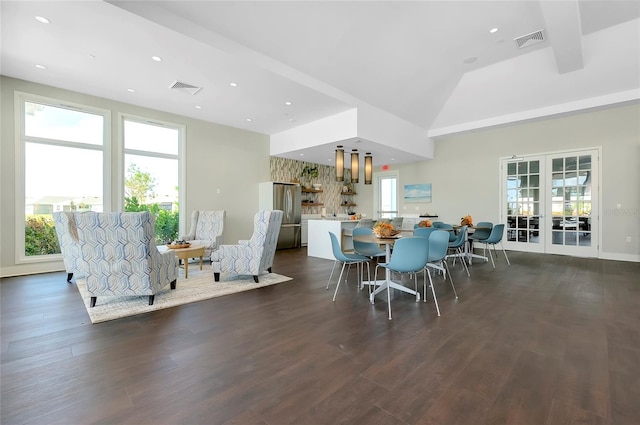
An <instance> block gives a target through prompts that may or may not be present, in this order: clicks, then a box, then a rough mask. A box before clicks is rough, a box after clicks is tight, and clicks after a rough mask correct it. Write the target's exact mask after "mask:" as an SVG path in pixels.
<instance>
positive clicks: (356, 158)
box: [351, 149, 360, 183]
mask: <svg viewBox="0 0 640 425" xmlns="http://www.w3.org/2000/svg"><path fill="white" fill-rule="evenodd" d="M359 174H360V155H358V149H352V152H351V183H358V175H359Z"/></svg>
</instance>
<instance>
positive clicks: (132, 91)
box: [127, 89, 136, 93]
mask: <svg viewBox="0 0 640 425" xmlns="http://www.w3.org/2000/svg"><path fill="white" fill-rule="evenodd" d="M127 91H128V92H129V93H135V92H136V91H135V90H134V89H127Z"/></svg>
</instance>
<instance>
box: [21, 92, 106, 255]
mask: <svg viewBox="0 0 640 425" xmlns="http://www.w3.org/2000/svg"><path fill="white" fill-rule="evenodd" d="M27 102H31V103H37V104H41V105H47V106H51V107H55V108H62V109H69V110H72V111H78V112H85V113H89V114H95V115H100V116H102V118H103V128H102V145H90V144H82V143H76V142H66V141H62V140H56V139H46V138H42V137H31V136H29V137H28V136H27V135H26V125H25V112H26V109H25V104H26V103H27ZM14 112H17V113H14V118H15V123H14V125H15V129H16V131H15V133H14V134H15V150H16V152H15V158H16V159H17V160H16V167H15V174H14V176H15V182H16V183H15V229H16V233H15V241H14V249H15V251H14V252H15V262H16V264H34V263H43V262H49V261H55V260H61V259H62V255H61V254H47V255H30V256H27V255H26V254H25V248H26V247H25V230H26V229H25V223H26V221H25V205H26V193H25V192H26V176H25V172H26V158H25V151H26V149H25V143H39V144H45V145H49V146H63V147H72V148H78V149H86V150H93V151H101V152H102V199H103V210H104V211H109V210H110V209H111V198H110V196H109V193H110V191H109V188H110V184H111V168H110V167H109V164H110V163H111V111H110V110H107V109H102V108H96V107H93V106H87V105H83V104H79V103H75V102H70V101H66V100H61V99H56V98H52V97H47V96H40V95H36V94H32V93H27V92H21V91H16V92H15V93H14Z"/></svg>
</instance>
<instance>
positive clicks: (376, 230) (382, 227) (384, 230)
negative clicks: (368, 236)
mask: <svg viewBox="0 0 640 425" xmlns="http://www.w3.org/2000/svg"><path fill="white" fill-rule="evenodd" d="M398 233H400V231H399V230H396V229H394V228H393V225H392V224H391V223H387V222H386V221H381V222H378V223H376V225H375V226H373V234H374V235H376V236H377V237H379V238H391V237H393V236H395V235H397V234H398Z"/></svg>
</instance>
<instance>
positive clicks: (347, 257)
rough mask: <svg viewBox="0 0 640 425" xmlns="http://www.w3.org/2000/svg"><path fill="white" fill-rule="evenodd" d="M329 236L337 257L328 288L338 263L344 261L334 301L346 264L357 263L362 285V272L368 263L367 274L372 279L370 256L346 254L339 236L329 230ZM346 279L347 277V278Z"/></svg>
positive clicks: (359, 281) (334, 298)
mask: <svg viewBox="0 0 640 425" xmlns="http://www.w3.org/2000/svg"><path fill="white" fill-rule="evenodd" d="M329 237H330V238H331V249H332V251H333V256H334V257H335V261H334V262H333V267H332V268H331V274H330V275H329V280H328V281H327V288H326V289H329V285H330V284H331V278H332V277H333V272H334V271H335V268H336V265H337V264H338V263H342V269H341V270H340V277H338V283H337V284H336V291H335V292H334V293H333V301H335V300H336V295H337V294H338V288H340V281H341V280H342V275H343V273H344V268H345V267H346V266H351V265H352V264H355V265H356V266H357V267H356V271H357V276H358V287H359V288H360V287H362V274H363V273H364V264H365V263H366V264H367V273H368V274H367V276H368V277H369V280H371V269H370V268H369V258H368V257H365V256H363V255H358V254H345V253H344V252H342V248H340V243H339V242H338V238H337V237H336V235H335V234H333V233H332V232H329ZM345 280H346V278H345Z"/></svg>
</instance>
